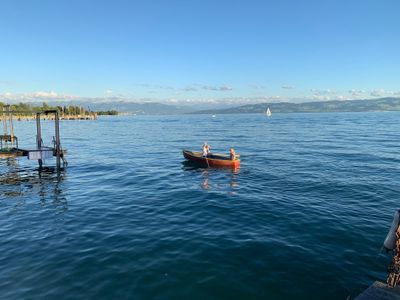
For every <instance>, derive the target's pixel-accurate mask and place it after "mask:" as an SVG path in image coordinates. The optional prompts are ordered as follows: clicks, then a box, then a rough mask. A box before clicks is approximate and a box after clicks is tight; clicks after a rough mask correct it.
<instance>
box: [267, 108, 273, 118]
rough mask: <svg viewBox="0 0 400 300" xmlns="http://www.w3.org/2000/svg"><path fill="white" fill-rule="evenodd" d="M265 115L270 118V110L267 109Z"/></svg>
mask: <svg viewBox="0 0 400 300" xmlns="http://www.w3.org/2000/svg"><path fill="white" fill-rule="evenodd" d="M265 114H266V115H267V116H268V117H270V116H271V115H272V113H271V110H270V109H269V107H268V108H267V110H266V111H265Z"/></svg>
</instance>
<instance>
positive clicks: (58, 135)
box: [54, 111, 61, 170]
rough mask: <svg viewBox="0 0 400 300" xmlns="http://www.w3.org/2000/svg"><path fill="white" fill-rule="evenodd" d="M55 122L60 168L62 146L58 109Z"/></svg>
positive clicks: (59, 164) (58, 165)
mask: <svg viewBox="0 0 400 300" xmlns="http://www.w3.org/2000/svg"><path fill="white" fill-rule="evenodd" d="M54 123H55V127H56V128H55V129H56V157H57V170H60V166H61V147H60V120H59V117H58V111H55V113H54Z"/></svg>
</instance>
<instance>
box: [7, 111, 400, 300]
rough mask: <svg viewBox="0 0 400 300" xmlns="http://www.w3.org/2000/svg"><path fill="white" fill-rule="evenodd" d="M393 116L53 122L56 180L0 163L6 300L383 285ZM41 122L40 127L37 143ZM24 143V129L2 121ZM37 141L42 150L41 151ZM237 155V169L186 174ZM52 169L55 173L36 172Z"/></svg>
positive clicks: (354, 289) (398, 175)
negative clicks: (190, 161)
mask: <svg viewBox="0 0 400 300" xmlns="http://www.w3.org/2000/svg"><path fill="white" fill-rule="evenodd" d="M399 118H400V113H340V114H333V113H332V114H274V115H273V116H272V117H271V118H266V117H265V116H263V115H226V116H222V115H218V116H216V117H215V118H212V117H211V116H209V115H197V116H190V115H188V116H161V117H156V116H149V117H145V116H143V117H110V118H102V119H99V120H98V121H93V122H92V121H80V122H79V121H69V122H68V121H65V122H62V124H61V134H62V143H63V146H64V148H68V162H69V167H68V169H67V170H66V172H64V173H62V174H61V176H59V177H58V176H57V175H56V174H54V173H44V174H42V175H41V176H39V175H38V173H37V172H36V171H35V170H34V169H35V167H36V165H35V164H34V162H30V161H28V160H26V158H24V159H19V160H18V161H16V160H13V159H9V160H0V181H1V185H0V241H1V242H0V243H1V247H0V266H1V271H0V295H1V297H2V298H4V299H77V298H79V299H187V298H191V299H294V298H296V299H346V298H347V297H348V296H349V295H350V296H352V297H353V296H355V295H357V294H358V293H359V292H361V291H362V289H364V288H366V287H367V286H368V285H369V284H371V283H372V282H373V281H374V280H385V276H386V267H387V265H388V263H389V259H390V257H389V256H386V255H380V256H378V252H379V249H380V248H381V245H382V242H383V239H384V237H385V235H386V233H387V230H388V228H389V226H390V224H391V221H392V216H393V213H394V211H395V209H398V208H399V194H400V193H399V192H400V188H399V181H400V167H399V163H400V155H399V140H400V122H399ZM52 125H53V124H52V123H47V122H44V124H43V127H44V131H45V134H44V139H45V143H46V141H47V144H50V137H51V130H52ZM15 127H16V129H15V131H16V134H17V135H18V136H19V137H20V140H21V142H20V143H21V146H28V145H34V138H35V129H34V123H32V122H18V123H16V124H15ZM46 139H47V140H46ZM204 141H208V142H209V143H210V144H211V146H212V150H213V151H214V152H225V153H227V151H228V148H229V147H231V146H232V147H235V149H236V151H237V152H238V153H240V154H241V156H242V165H241V169H240V170H239V171H231V170H218V169H210V170H207V169H199V168H193V167H192V166H190V165H187V164H185V163H183V157H182V154H181V149H183V148H189V149H195V148H197V149H200V148H201V145H202V143H203V142H204ZM47 163H48V164H49V165H54V161H49V162H47Z"/></svg>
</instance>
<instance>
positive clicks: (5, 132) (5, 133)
mask: <svg viewBox="0 0 400 300" xmlns="http://www.w3.org/2000/svg"><path fill="white" fill-rule="evenodd" d="M3 127H4V135H7V116H6V108H5V107H4V106H3Z"/></svg>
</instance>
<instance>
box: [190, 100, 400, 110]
mask: <svg viewBox="0 0 400 300" xmlns="http://www.w3.org/2000/svg"><path fill="white" fill-rule="evenodd" d="M268 107H269V108H270V110H271V111H272V112H275V113H279V112H281V113H295V112H305V113H306V112H308V113H310V112H368V111H400V98H395V97H386V98H379V99H365V100H331V101H317V102H315V101H314V102H303V103H289V102H272V103H258V104H248V105H242V106H238V107H233V108H227V109H208V110H200V111H195V112H192V113H194V114H237V113H264V112H265V110H266V109H267V108H268Z"/></svg>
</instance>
